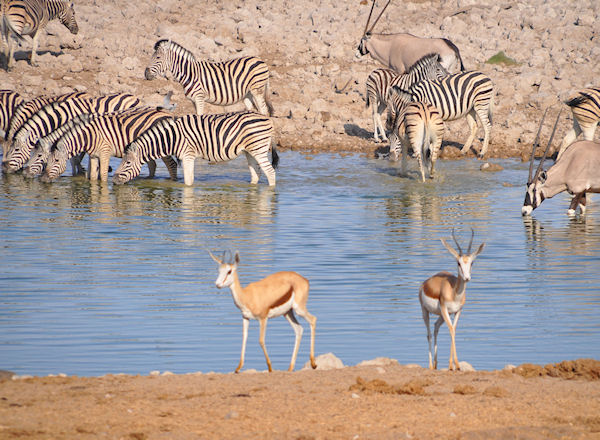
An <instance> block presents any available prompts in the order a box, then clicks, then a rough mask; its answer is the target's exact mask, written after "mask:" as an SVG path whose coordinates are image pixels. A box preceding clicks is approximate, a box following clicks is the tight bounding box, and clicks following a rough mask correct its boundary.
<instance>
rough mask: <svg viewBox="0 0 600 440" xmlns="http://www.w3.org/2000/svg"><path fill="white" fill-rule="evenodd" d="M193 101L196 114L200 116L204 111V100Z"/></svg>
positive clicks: (197, 98) (196, 98) (196, 99)
mask: <svg viewBox="0 0 600 440" xmlns="http://www.w3.org/2000/svg"><path fill="white" fill-rule="evenodd" d="M193 101H194V106H195V107H196V114H197V115H201V114H202V112H203V111H204V98H199V97H195V98H194V99H193Z"/></svg>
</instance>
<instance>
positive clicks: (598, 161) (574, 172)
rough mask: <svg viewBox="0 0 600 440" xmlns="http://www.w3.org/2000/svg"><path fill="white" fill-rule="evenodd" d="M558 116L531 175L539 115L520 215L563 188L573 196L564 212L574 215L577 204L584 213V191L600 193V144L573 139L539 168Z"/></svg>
mask: <svg viewBox="0 0 600 440" xmlns="http://www.w3.org/2000/svg"><path fill="white" fill-rule="evenodd" d="M544 116H545V113H544ZM559 117H560V113H559V115H558V117H557V118H556V123H555V124H554V129H553V130H552V135H551V136H550V140H549V141H548V145H547V146H546V150H545V151H544V155H543V156H542V159H541V160H540V163H539V165H538V168H537V170H536V172H535V175H533V161H534V159H535V149H536V147H537V146H538V140H539V136H540V131H541V129H542V125H543V123H544V118H542V122H541V123H540V127H539V129H538V133H537V136H536V139H535V142H534V143H533V148H532V151H531V160H530V164H529V179H528V181H527V192H526V193H525V201H524V202H523V207H522V208H521V214H523V215H530V214H531V212H532V211H533V210H534V209H535V208H537V207H538V206H540V204H541V203H542V202H543V201H544V199H549V198H551V197H554V196H555V195H557V194H560V193H561V192H563V191H567V192H569V194H572V195H573V198H572V199H571V204H570V206H569V209H568V211H567V213H568V214H569V215H574V214H575V212H576V210H577V207H579V209H580V210H581V213H582V214H584V213H585V208H586V194H587V193H599V192H600V143H597V142H592V141H577V142H574V143H572V144H571V145H570V146H569V147H567V148H566V149H565V150H564V152H563V153H562V155H561V156H560V158H559V159H558V160H557V161H556V162H555V164H554V165H552V166H551V167H550V168H549V169H548V171H545V170H544V169H543V165H544V160H545V159H546V156H547V154H548V150H549V149H550V145H551V144H552V138H553V137H554V133H555V132H556V126H557V125H558V118H559Z"/></svg>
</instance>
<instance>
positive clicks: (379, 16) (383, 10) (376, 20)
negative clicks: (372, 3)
mask: <svg viewBox="0 0 600 440" xmlns="http://www.w3.org/2000/svg"><path fill="white" fill-rule="evenodd" d="M391 2H392V0H388V2H387V3H386V4H385V6H384V7H383V9H382V10H381V12H380V13H379V15H378V16H377V19H375V21H374V22H373V25H372V26H371V27H370V28H369V30H368V31H367V32H366V33H367V34H368V33H369V32H371V31H372V30H373V28H374V27H375V25H376V24H377V22H378V21H379V19H380V18H381V16H382V15H383V13H384V12H385V9H386V8H387V7H388V6H389V5H390V3H391Z"/></svg>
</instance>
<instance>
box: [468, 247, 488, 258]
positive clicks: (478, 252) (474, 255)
mask: <svg viewBox="0 0 600 440" xmlns="http://www.w3.org/2000/svg"><path fill="white" fill-rule="evenodd" d="M484 247H485V243H481V244H480V245H479V249H477V250H476V251H475V252H473V253H472V254H471V256H472V257H473V259H475V257H477V255H479V254H480V253H481V251H483V248H484Z"/></svg>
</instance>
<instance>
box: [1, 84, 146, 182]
mask: <svg viewBox="0 0 600 440" xmlns="http://www.w3.org/2000/svg"><path fill="white" fill-rule="evenodd" d="M139 102H140V100H139V99H138V98H136V97H135V96H133V95H130V94H128V93H115V94H112V95H106V96H101V97H99V98H83V99H80V98H71V99H67V100H65V101H61V102H54V103H51V104H48V105H46V106H45V107H43V108H42V109H41V110H40V111H38V112H37V113H36V114H34V115H33V116H32V117H31V118H29V120H28V121H27V122H26V123H25V124H24V125H23V127H21V129H20V130H19V131H18V132H17V133H16V134H15V138H14V141H13V145H12V149H11V150H10V151H9V154H8V155H7V156H8V157H7V158H5V163H6V171H7V172H15V171H17V170H19V169H21V168H22V167H23V165H25V162H27V160H28V159H29V157H30V155H31V151H32V150H33V148H34V147H35V144H36V143H37V141H38V140H39V139H40V138H42V137H44V136H46V135H48V134H49V133H51V132H52V131H54V130H56V129H57V128H58V127H60V126H61V125H63V124H65V123H66V122H68V121H69V120H70V119H73V118H76V117H77V116H79V115H81V114H83V113H111V112H114V111H117V110H125V109H128V108H131V107H135V106H137V105H138V104H139Z"/></svg>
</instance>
